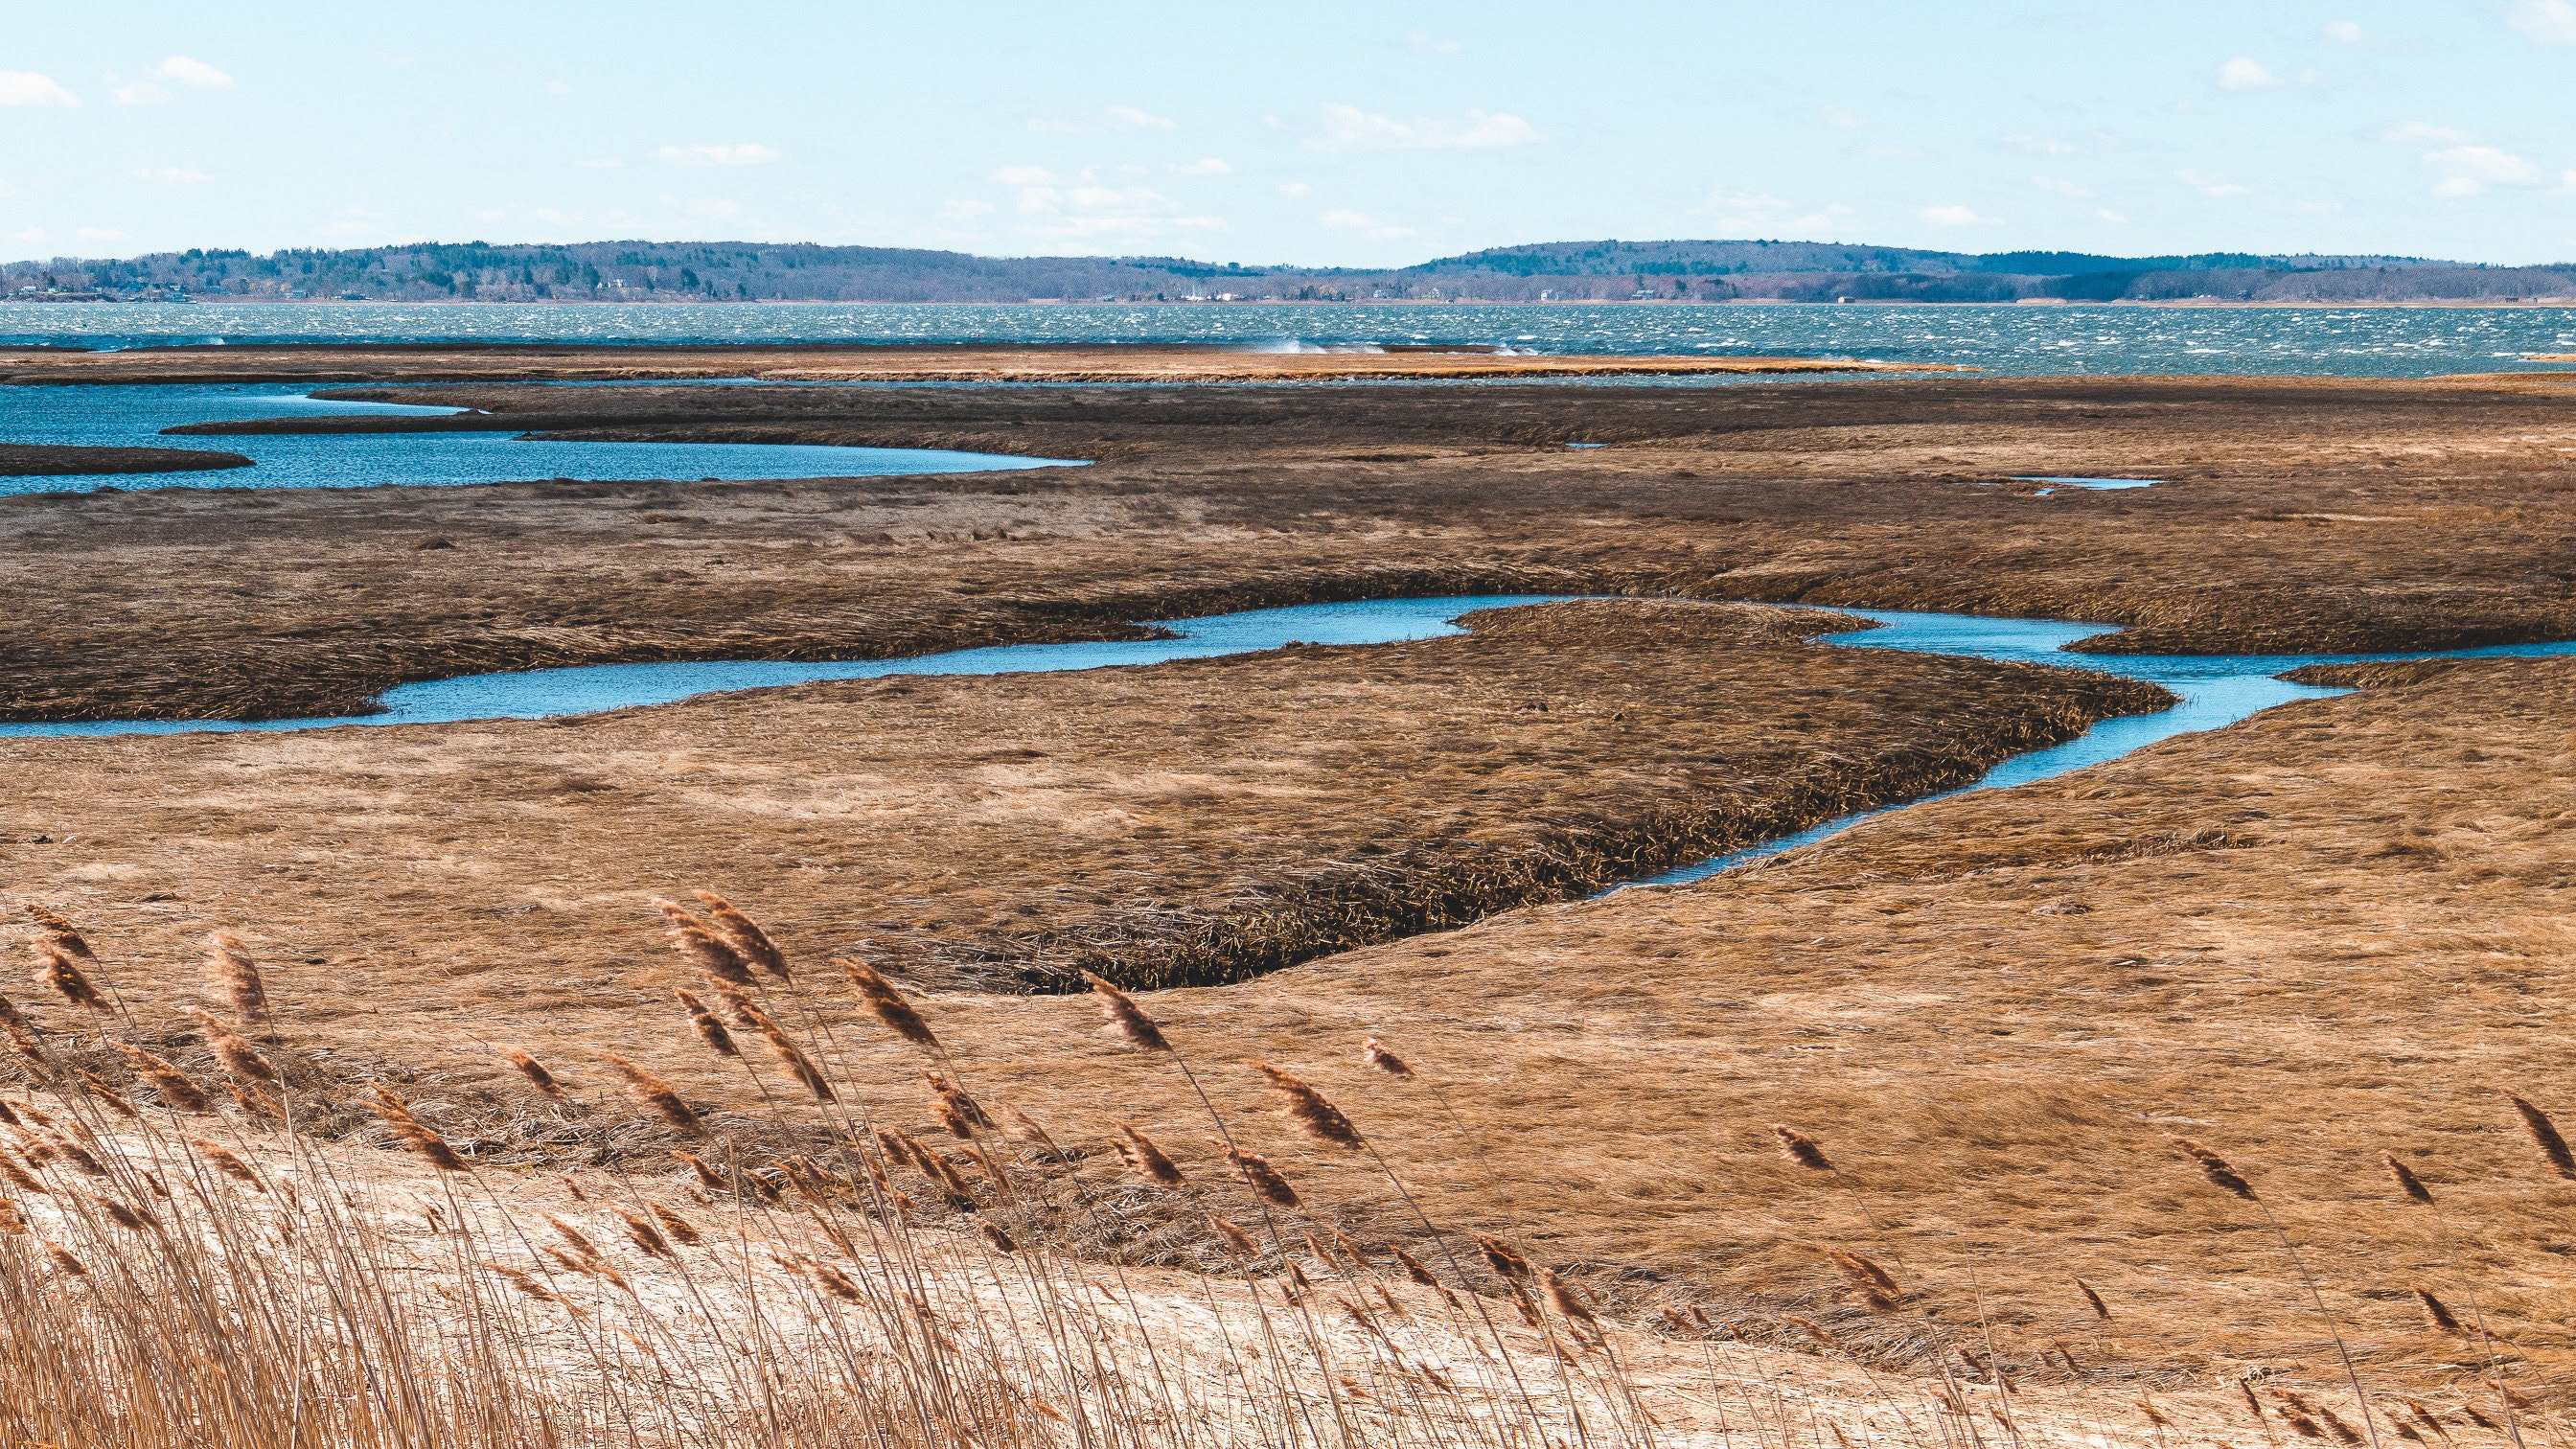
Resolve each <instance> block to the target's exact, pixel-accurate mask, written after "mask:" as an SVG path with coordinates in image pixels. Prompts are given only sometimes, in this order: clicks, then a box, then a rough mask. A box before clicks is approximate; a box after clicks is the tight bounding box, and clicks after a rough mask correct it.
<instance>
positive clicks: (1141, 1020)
mask: <svg viewBox="0 0 2576 1449" xmlns="http://www.w3.org/2000/svg"><path fill="white" fill-rule="evenodd" d="M1082 979H1083V980H1084V981H1087V982H1089V983H1090V984H1091V993H1092V995H1094V996H1096V997H1098V998H1100V1015H1101V1017H1102V1018H1103V1019H1104V1020H1106V1021H1107V1022H1108V1023H1109V1029H1110V1030H1111V1031H1113V1032H1115V1033H1117V1034H1118V1035H1119V1036H1121V1037H1123V1038H1125V1039H1126V1042H1127V1044H1128V1045H1129V1046H1132V1047H1134V1048H1136V1049H1137V1050H1138V1051H1144V1052H1168V1051H1170V1050H1171V1049H1172V1044H1171V1043H1170V1042H1169V1041H1166V1040H1164V1038H1163V1029H1162V1028H1161V1027H1159V1026H1157V1025H1155V1024H1154V1018H1152V1017H1151V1016H1148V1015H1146V1014H1145V1008H1143V1007H1141V1006H1138V1005H1137V1004H1136V998H1135V997H1132V996H1130V995H1128V994H1127V993H1126V992H1124V991H1121V990H1119V989H1118V988H1117V987H1116V986H1115V985H1113V984H1112V983H1110V982H1109V981H1108V980H1106V979H1105V978H1103V977H1100V976H1096V975H1094V974H1092V973H1091V972H1089V971H1085V972H1083V973H1082Z"/></svg>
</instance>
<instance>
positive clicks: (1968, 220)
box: [1920, 206, 1995, 226]
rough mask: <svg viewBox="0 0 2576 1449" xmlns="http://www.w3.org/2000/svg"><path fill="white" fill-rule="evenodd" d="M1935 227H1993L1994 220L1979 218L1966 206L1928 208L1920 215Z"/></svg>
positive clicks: (1986, 217) (1984, 217)
mask: <svg viewBox="0 0 2576 1449" xmlns="http://www.w3.org/2000/svg"><path fill="white" fill-rule="evenodd" d="M1920 215H1921V216H1922V218H1923V219H1924V220H1925V221H1928V222H1930V223H1932V224H1933V225H1934V226H1993V225H1994V224H1995V222H1994V218H1992V217H1988V216H1979V215H1978V214H1977V213H1976V212H1975V211H1974V210H1973V209H1971V208H1969V207H1965V206H1927V207H1925V208H1923V210H1922V212H1921V213H1920Z"/></svg>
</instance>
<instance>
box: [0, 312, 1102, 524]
mask: <svg viewBox="0 0 2576 1449" xmlns="http://www.w3.org/2000/svg"><path fill="white" fill-rule="evenodd" d="M64 305H76V304H64ZM308 391H310V388H309V387H308V386H304V385H296V384H283V383H257V384H243V385H234V386H207V385H204V384H199V383H182V384H166V385H158V386H149V387H0V442H7V443H42V444H51V445H55V446H76V447H89V448H191V449H196V450H199V451H204V452H214V453H238V454H240V455H242V456H243V457H246V458H249V459H250V460H251V463H252V466H250V467H248V468H226V469H221V470H216V471H209V472H191V473H133V474H76V475H71V476H66V477H40V478H11V477H0V494H10V493H61V492H84V491H95V490H97V489H99V488H102V487H117V488H357V487H368V486H373V485H377V484H387V483H401V484H411V485H431V486H439V485H459V484H469V483H506V482H515V481H520V480H525V479H534V478H584V479H599V480H611V479H637V478H677V479H700V478H726V479H755V478H861V477H879V476H884V475H888V474H898V473H963V472H979V471H984V470H988V469H1000V468H1042V467H1049V466H1054V465H1057V464H1060V463H1062V462H1064V461H1065V460H1061V459H1052V458H1020V457H1007V456H1002V455H999V454H991V453H952V452H940V451H935V450H931V449H924V448H835V447H821V446H813V445H808V444H790V443H566V442H533V441H524V440H521V439H519V438H516V437H514V436H513V435H512V434H511V433H509V432H507V431H502V432H490V433H377V434H363V433H359V434H305V435H301V436H299V435H294V434H255V435H247V436H242V437H200V436H181V437H175V438H171V437H163V436H161V430H162V429H163V428H167V427H174V426H177V425H179V424H182V423H211V422H230V421H237V420H242V419H248V418H273V417H287V416H292V415H295V414H298V413H377V414H427V415H442V416H443V415H449V414H454V413H457V412H459V411H461V409H458V408H443V407H423V406H419V405H416V404H412V403H374V402H326V401H324V400H322V399H319V398H313V397H307V396H305V393H306V392H308Z"/></svg>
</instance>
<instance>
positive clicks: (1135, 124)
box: [1100, 106, 1181, 131]
mask: <svg viewBox="0 0 2576 1449" xmlns="http://www.w3.org/2000/svg"><path fill="white" fill-rule="evenodd" d="M1100 113H1101V114H1102V115H1104V116H1107V117H1108V118H1109V124H1111V125H1113V126H1115V127H1117V128H1118V129H1119V130H1122V131H1177V130H1179V129H1180V127H1181V123H1180V122H1178V121H1175V120H1173V119H1172V118H1171V117H1169V116H1158V115H1155V114H1154V113H1153V112H1151V111H1140V110H1138V109H1136V108H1135V107H1134V106H1103V107H1101V110H1100Z"/></svg>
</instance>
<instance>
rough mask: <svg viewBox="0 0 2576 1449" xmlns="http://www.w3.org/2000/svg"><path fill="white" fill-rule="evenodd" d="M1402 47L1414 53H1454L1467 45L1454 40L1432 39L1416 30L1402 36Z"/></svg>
mask: <svg viewBox="0 0 2576 1449" xmlns="http://www.w3.org/2000/svg"><path fill="white" fill-rule="evenodd" d="M1404 48H1405V49H1407V50H1409V51H1412V52H1413V53H1414V54H1415V55H1456V54H1457V53H1458V52H1460V51H1462V50H1465V49H1466V48H1467V47H1465V46H1463V45H1460V44H1459V43H1458V42H1457V41H1454V40H1434V39H1433V38H1431V37H1430V36H1428V35H1425V34H1423V33H1422V32H1421V31H1419V30H1417V31H1415V32H1413V33H1412V34H1411V35H1408V36H1406V37H1405V38H1404Z"/></svg>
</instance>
